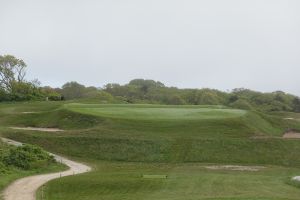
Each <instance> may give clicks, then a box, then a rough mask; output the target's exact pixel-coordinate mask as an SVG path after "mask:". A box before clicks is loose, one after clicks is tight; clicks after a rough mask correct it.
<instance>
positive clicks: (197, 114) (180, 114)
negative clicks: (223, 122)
mask: <svg viewBox="0 0 300 200" xmlns="http://www.w3.org/2000/svg"><path fill="white" fill-rule="evenodd" d="M66 107H67V108H68V109H69V110H72V111H74V112H79V113H83V114H91V115H96V116H102V117H108V118H121V119H140V120H197V119H220V118H233V117H239V116H242V115H244V114H245V113H246V111H244V110H238V109H224V108H220V107H217V106H208V107H203V106H176V107H175V106H153V105H96V104H68V105H66Z"/></svg>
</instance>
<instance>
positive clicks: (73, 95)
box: [61, 81, 85, 99]
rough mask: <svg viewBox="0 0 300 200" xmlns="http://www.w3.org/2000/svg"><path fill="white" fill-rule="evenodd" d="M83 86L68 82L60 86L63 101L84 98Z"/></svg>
mask: <svg viewBox="0 0 300 200" xmlns="http://www.w3.org/2000/svg"><path fill="white" fill-rule="evenodd" d="M84 93H85V86H84V85H81V84H79V83H77V82H75V81H73V82H68V83H66V84H64V85H63V86H62V90H61V94H62V95H63V96H64V98H65V99H79V98H82V97H83V96H84Z"/></svg>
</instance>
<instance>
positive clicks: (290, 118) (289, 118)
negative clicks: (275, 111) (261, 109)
mask: <svg viewBox="0 0 300 200" xmlns="http://www.w3.org/2000/svg"><path fill="white" fill-rule="evenodd" d="M284 119H286V120H294V119H295V118H292V117H287V118H284Z"/></svg>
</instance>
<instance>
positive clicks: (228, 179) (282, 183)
mask: <svg viewBox="0 0 300 200" xmlns="http://www.w3.org/2000/svg"><path fill="white" fill-rule="evenodd" d="M95 165H96V166H97V167H98V168H97V170H96V171H94V172H91V173H89V174H86V175H82V176H74V177H69V178H66V179H60V180H55V181H51V182H50V183H49V184H47V187H46V188H45V189H44V197H45V198H44V199H45V200H50V199H55V200H72V199H81V200H102V199H103V200H104V199H105V200H117V199H124V200H131V199H145V200H151V199H157V200H174V199H175V200H179V199H188V200H189V199H214V200H217V199H239V200H246V199H247V200H250V199H251V200H253V199H255V200H258V199H259V200H271V199H272V200H275V199H276V200H280V199H295V200H296V199H299V197H300V190H299V189H298V188H297V187H294V186H291V185H289V184H287V181H288V180H289V177H291V176H293V175H295V174H298V173H300V171H299V169H290V168H280V167H269V168H267V169H264V170H262V171H260V172H233V171H225V170H224V171H222V170H221V171H214V170H207V169H205V168H204V167H203V165H201V164H176V165H175V164H140V163H139V164H136V163H107V162H100V163H95ZM145 173H148V174H166V175H167V176H168V178H167V179H145V178H143V177H142V174H145ZM40 192H41V191H40ZM40 195H41V193H40Z"/></svg>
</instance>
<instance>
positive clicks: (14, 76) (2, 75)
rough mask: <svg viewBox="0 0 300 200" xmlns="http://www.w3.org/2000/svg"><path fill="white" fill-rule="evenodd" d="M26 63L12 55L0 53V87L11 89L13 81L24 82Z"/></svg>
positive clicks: (6, 89)
mask: <svg viewBox="0 0 300 200" xmlns="http://www.w3.org/2000/svg"><path fill="white" fill-rule="evenodd" d="M25 75H26V64H25V62H24V61H23V60H20V59H17V58H15V57H14V56H12V55H4V56H1V55H0V88H1V89H3V90H5V91H8V92H10V91H12V89H13V84H14V83H15V82H24V78H25Z"/></svg>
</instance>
